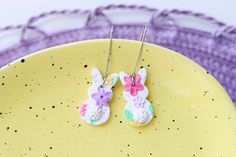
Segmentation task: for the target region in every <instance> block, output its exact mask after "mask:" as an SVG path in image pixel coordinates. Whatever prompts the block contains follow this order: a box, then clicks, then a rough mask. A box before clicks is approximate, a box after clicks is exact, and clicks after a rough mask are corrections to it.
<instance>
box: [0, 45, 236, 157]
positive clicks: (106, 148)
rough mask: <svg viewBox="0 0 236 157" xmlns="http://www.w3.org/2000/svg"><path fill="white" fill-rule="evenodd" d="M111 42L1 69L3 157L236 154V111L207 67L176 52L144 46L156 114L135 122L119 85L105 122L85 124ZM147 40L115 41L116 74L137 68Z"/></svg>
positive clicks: (46, 53) (63, 49)
mask: <svg viewBox="0 0 236 157" xmlns="http://www.w3.org/2000/svg"><path fill="white" fill-rule="evenodd" d="M108 45H109V42H108V40H91V41H83V42H78V43H73V44H68V45H64V46H59V47H55V48H50V49H47V50H43V51H40V52H38V53H35V54H33V55H30V56H28V57H25V58H24V59H20V60H18V61H15V62H14V63H12V64H11V65H8V66H6V67H4V68H2V69H1V71H0V112H1V113H0V156H3V157H18V156H19V157H25V156H28V157H78V156H86V157H90V156H94V157H95V156H96V157H121V156H130V157H133V156H134V157H148V156H155V157H235V155H236V112H235V111H236V110H235V107H234V105H233V103H232V101H231V100H230V98H229V96H228V95H227V94H226V92H225V91H224V89H223V88H222V86H221V85H220V84H219V83H218V82H217V81H216V80H215V79H214V78H213V77H212V76H211V75H210V74H207V72H206V70H204V69H203V68H201V67H200V66H199V65H197V64H196V63H194V62H192V61H191V60H189V59H187V58H185V57H183V56H181V55H179V54H177V53H175V52H173V51H170V50H168V49H165V48H162V47H158V46H156V45H152V44H147V43H145V44H144V49H143V53H142V57H141V60H140V64H139V66H144V67H146V68H147V71H148V78H147V83H146V85H147V87H148V88H149V92H150V95H149V97H148V99H149V100H150V101H151V102H152V103H153V107H154V113H155V118H154V119H153V120H152V121H151V123H150V124H149V125H148V126H145V127H141V128H137V127H133V126H130V124H128V123H127V122H126V121H125V120H124V116H123V109H124V105H125V103H126V102H125V100H124V99H123V97H122V90H123V87H122V85H121V83H120V82H119V83H118V84H117V85H116V87H115V88H114V97H113V99H112V101H111V102H110V107H111V117H110V119H109V121H108V122H107V123H106V124H105V125H102V126H97V127H96V126H91V125H88V124H85V123H84V122H83V121H82V120H81V118H80V116H79V106H80V105H81V103H82V102H83V101H84V100H85V99H87V97H88V96H87V89H88V87H89V82H90V81H91V79H90V73H91V69H92V68H93V67H97V68H99V69H100V70H101V71H102V72H104V70H105V66H106V64H105V63H106V56H107V53H106V52H107V48H108ZM138 50H139V43H138V42H136V41H129V40H114V44H113V47H112V61H111V67H110V73H113V72H119V71H121V70H125V71H126V72H130V73H131V71H132V69H133V67H134V64H135V61H136V57H137V53H138Z"/></svg>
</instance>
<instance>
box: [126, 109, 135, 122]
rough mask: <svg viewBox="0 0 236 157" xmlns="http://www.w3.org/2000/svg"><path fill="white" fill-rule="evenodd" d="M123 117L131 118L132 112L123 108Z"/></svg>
mask: <svg viewBox="0 0 236 157" xmlns="http://www.w3.org/2000/svg"><path fill="white" fill-rule="evenodd" d="M125 118H126V119H127V120H132V119H133V114H132V113H131V112H130V111H128V110H125Z"/></svg>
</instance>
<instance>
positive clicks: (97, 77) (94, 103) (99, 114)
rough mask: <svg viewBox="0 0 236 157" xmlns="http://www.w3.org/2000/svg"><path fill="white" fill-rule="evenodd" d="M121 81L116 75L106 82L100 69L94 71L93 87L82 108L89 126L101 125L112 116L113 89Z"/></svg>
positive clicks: (81, 112) (82, 113)
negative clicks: (110, 101)
mask: <svg viewBox="0 0 236 157" xmlns="http://www.w3.org/2000/svg"><path fill="white" fill-rule="evenodd" d="M118 79H119V75H118V74H117V73H114V74H112V75H110V76H109V77H108V79H106V82H104V80H103V78H102V75H101V74H100V72H99V70H98V69H93V70H92V85H91V86H90V87H89V89H88V96H89V98H88V99H87V100H86V101H84V102H83V104H82V106H81V107H80V116H81V118H82V119H83V120H84V121H85V122H86V123H89V124H92V125H100V124H103V123H105V122H106V121H107V120H108V118H109V116H110V107H109V105H108V102H109V100H111V98H112V95H113V93H112V87H113V86H114V85H115V84H116V82H117V80H118Z"/></svg>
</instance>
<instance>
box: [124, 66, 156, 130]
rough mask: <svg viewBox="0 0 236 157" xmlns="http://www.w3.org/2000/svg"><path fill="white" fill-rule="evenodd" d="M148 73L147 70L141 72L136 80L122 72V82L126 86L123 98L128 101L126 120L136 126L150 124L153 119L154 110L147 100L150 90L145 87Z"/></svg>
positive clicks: (125, 111)
mask: <svg viewBox="0 0 236 157" xmlns="http://www.w3.org/2000/svg"><path fill="white" fill-rule="evenodd" d="M146 76H147V71H146V69H145V68H142V69H140V70H139V72H138V73H137V75H136V76H135V78H134V77H133V76H130V75H128V74H126V73H125V72H123V71H122V72H120V80H121V82H122V84H123V85H124V87H125V89H124V91H123V97H124V98H125V100H126V101H127V104H126V106H125V110H124V114H125V118H126V119H127V120H128V121H130V122H131V124H132V125H135V126H143V125H146V124H148V123H149V122H150V121H151V119H152V118H153V108H152V105H151V103H150V102H149V101H148V100H147V99H146V98H147V96H148V89H147V87H146V86H145V80H146Z"/></svg>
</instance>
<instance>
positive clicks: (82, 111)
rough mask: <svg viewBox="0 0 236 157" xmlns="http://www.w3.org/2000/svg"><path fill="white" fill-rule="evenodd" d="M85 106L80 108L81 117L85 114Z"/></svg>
mask: <svg viewBox="0 0 236 157" xmlns="http://www.w3.org/2000/svg"><path fill="white" fill-rule="evenodd" d="M87 106H88V105H87V104H83V105H82V106H81V107H80V115H81V116H85V113H86V110H87Z"/></svg>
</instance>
